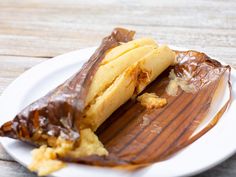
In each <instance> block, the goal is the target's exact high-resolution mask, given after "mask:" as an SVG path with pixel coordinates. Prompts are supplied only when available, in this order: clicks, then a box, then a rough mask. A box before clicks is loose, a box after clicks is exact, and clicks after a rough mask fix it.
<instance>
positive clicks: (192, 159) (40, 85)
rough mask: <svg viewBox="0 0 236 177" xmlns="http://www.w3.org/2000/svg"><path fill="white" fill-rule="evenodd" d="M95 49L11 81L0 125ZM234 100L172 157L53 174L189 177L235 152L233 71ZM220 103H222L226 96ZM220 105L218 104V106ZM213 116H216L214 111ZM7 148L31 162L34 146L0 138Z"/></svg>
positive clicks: (235, 79) (0, 106) (0, 104)
mask: <svg viewBox="0 0 236 177" xmlns="http://www.w3.org/2000/svg"><path fill="white" fill-rule="evenodd" d="M94 49H95V48H88V49H83V50H79V51H75V52H70V53H67V54H64V55H61V56H58V57H55V58H53V59H50V60H48V61H46V62H43V63H41V64H39V65H37V66H35V67H33V68H31V69H30V70H28V71H26V72H25V73H23V74H22V75H21V76H20V77H18V78H17V79H16V80H15V81H14V82H12V83H11V84H10V85H9V86H8V87H7V89H6V90H5V91H4V92H3V94H2V95H1V97H0V113H1V120H0V124H2V123H4V122H6V121H8V120H11V119H12V118H13V117H14V116H15V115H16V114H17V113H18V112H19V111H21V109H23V108H24V107H25V106H27V105H28V104H30V103H31V102H32V101H34V100H36V99H37V98H39V97H41V96H43V95H45V94H46V93H47V92H48V91H49V90H51V89H53V88H54V87H55V86H57V85H59V84H60V83H62V82H63V81H64V80H65V79H67V78H68V77H69V76H71V75H73V74H74V73H75V72H76V71H78V70H79V69H80V67H81V66H82V64H83V63H84V62H85V61H86V60H87V59H88V58H89V57H90V56H91V54H92V53H93V51H94ZM231 80H232V83H233V102H232V104H231V106H230V108H229V109H228V111H227V112H226V113H225V114H224V115H223V117H222V119H221V120H220V122H219V123H218V124H217V125H216V126H215V127H214V128H213V129H212V130H211V131H209V132H208V133H207V134H205V135H204V136H203V137H201V138H200V139H198V140H197V141H196V142H194V143H193V144H191V145H190V146H188V147H186V148H185V149H183V150H182V151H181V152H178V153H177V154H176V155H174V156H173V157H171V158H170V159H168V160H166V161H163V162H159V163H155V164H154V165H152V166H149V167H147V168H144V169H141V170H138V171H136V172H123V171H117V170H112V169H109V168H98V167H92V166H84V165H79V164H69V165H68V166H67V167H66V168H64V169H62V170H60V171H58V172H55V173H53V174H52V175H53V176H56V177H65V176H68V177H69V176H71V177H73V176H75V177H78V176H82V177H92V176H96V177H108V176H112V177H116V176H117V177H118V176H121V175H122V176H123V177H125V176H127V177H128V176H129V177H153V176H160V177H167V176H168V177H170V176H171V177H173V176H188V175H193V174H197V173H200V172H202V171H204V170H207V169H209V168H211V167H213V166H215V165H217V164H219V163H220V162H222V161H223V160H225V159H226V158H228V157H230V156H231V155H233V154H234V153H235V152H236V139H235V137H234V136H235V134H236V128H235V125H236V117H235V115H236V109H235V108H236V101H235V98H236V71H235V70H233V71H232V77H231ZM227 93H228V92H227V91H226V90H225V94H224V95H223V96H224V99H223V98H222V99H221V102H220V103H219V104H218V106H219V105H222V104H223V102H224V101H222V100H225V97H226V95H227ZM215 108H217V106H216V107H215ZM212 115H214V114H213V113H212ZM0 141H1V143H2V145H3V147H4V148H5V150H6V151H7V152H8V153H9V154H10V155H11V156H12V157H13V158H14V159H15V160H16V161H18V162H19V163H21V164H22V165H24V166H27V165H28V164H29V163H30V161H31V155H30V151H31V150H32V148H33V147H32V146H30V145H27V144H25V143H22V142H19V141H16V140H13V139H9V138H0Z"/></svg>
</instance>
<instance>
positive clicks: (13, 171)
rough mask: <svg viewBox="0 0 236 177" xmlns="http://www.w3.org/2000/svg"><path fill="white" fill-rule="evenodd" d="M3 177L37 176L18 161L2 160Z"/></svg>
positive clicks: (0, 164)
mask: <svg viewBox="0 0 236 177" xmlns="http://www.w3.org/2000/svg"><path fill="white" fill-rule="evenodd" d="M0 169H1V173H0V176H1V177H8V176H9V177H10V176H12V177H13V176H14V177H16V176H17V177H36V175H35V174H34V173H30V172H29V171H28V170H27V169H26V168H25V167H23V166H21V165H20V164H18V163H17V162H9V161H0Z"/></svg>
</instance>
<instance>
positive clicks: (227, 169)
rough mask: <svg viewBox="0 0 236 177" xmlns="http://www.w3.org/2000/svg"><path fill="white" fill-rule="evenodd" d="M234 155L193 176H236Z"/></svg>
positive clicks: (235, 157)
mask: <svg viewBox="0 0 236 177" xmlns="http://www.w3.org/2000/svg"><path fill="white" fill-rule="evenodd" d="M235 167H236V155H234V156H233V157H231V158H230V159H228V160H226V161H225V162H223V163H222V164H220V165H218V166H216V167H214V168H212V169H210V170H208V171H206V172H203V173H201V174H199V175H196V176H195V177H222V176H225V177H235V176H236V168H235Z"/></svg>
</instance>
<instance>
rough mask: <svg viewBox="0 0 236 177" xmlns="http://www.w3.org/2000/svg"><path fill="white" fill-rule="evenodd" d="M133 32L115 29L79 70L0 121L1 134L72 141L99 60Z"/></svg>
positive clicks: (40, 140) (29, 139) (52, 141)
mask: <svg viewBox="0 0 236 177" xmlns="http://www.w3.org/2000/svg"><path fill="white" fill-rule="evenodd" d="M133 36H134V31H128V30H126V29H122V28H116V29H114V30H113V31H112V33H111V35H109V36H107V37H105V38H104V39H103V41H102V43H101V45H100V47H99V48H98V49H97V50H96V51H95V53H94V54H93V55H92V56H91V57H90V59H89V60H88V61H87V62H86V63H85V64H84V65H83V67H82V69H81V70H80V71H79V72H78V73H76V74H75V75H74V76H72V77H71V78H69V79H68V80H67V81H66V82H64V83H63V84H61V85H60V86H58V87H57V88H55V89H54V90H52V91H51V92H49V93H48V94H47V95H46V96H44V97H42V98H40V99H39V100H37V101H35V102H34V103H32V104H31V105H29V106H27V107H26V108H25V109H23V110H22V111H21V112H20V113H19V114H18V115H17V116H16V117H15V118H14V119H13V120H12V121H9V122H6V123H5V124H4V125H2V127H1V128H0V135H1V136H7V137H10V138H15V139H20V140H22V141H26V142H29V143H32V144H35V145H41V144H47V145H49V146H54V144H55V140H56V138H57V137H59V136H61V137H64V138H65V139H68V140H71V141H74V140H76V139H78V138H79V129H78V127H79V123H80V120H81V118H82V112H83V109H84V102H85V98H86V96H87V92H88V88H89V87H90V84H91V81H92V79H93V76H94V74H95V73H96V70H97V68H98V66H99V64H100V62H101V61H102V60H103V58H104V55H105V53H106V52H107V51H108V50H109V49H111V48H113V47H116V46H118V45H120V43H122V42H128V41H130V40H132V38H133Z"/></svg>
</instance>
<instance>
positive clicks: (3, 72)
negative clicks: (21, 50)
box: [0, 56, 47, 93]
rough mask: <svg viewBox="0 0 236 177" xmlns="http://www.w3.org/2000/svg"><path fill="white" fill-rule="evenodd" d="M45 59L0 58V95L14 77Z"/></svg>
mask: <svg viewBox="0 0 236 177" xmlns="http://www.w3.org/2000/svg"><path fill="white" fill-rule="evenodd" d="M46 60H47V59H46V58H33V57H16V56H0V93H2V91H3V90H4V89H5V88H6V87H7V85H9V84H10V83H11V82H12V81H13V80H14V79H15V78H16V77H18V76H19V75H20V74H22V73H23V72H24V71H26V70H27V69H29V68H31V67H32V66H34V65H36V64H38V63H40V62H42V61H46Z"/></svg>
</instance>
